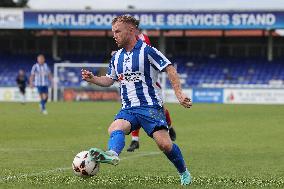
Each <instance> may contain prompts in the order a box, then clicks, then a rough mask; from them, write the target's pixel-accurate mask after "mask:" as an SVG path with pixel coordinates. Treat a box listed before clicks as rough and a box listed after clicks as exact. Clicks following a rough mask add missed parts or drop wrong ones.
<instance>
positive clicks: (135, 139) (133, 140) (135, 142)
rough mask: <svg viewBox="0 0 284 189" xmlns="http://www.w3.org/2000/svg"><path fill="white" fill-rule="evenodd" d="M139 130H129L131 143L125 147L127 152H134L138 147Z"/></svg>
mask: <svg viewBox="0 0 284 189" xmlns="http://www.w3.org/2000/svg"><path fill="white" fill-rule="evenodd" d="M139 130H140V129H136V130H134V131H132V132H131V143H130V145H129V147H128V149H127V151H128V152H134V150H135V149H138V148H139Z"/></svg>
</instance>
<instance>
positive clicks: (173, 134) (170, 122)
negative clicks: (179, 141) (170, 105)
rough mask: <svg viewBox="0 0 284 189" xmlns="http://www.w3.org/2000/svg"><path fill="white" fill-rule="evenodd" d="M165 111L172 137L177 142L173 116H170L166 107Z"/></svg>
mask: <svg viewBox="0 0 284 189" xmlns="http://www.w3.org/2000/svg"><path fill="white" fill-rule="evenodd" d="M164 111H165V116H166V120H167V124H168V126H169V134H170V137H171V139H172V141H175V140H176V138H177V137H176V132H175V130H174V128H173V126H172V119H171V116H170V112H169V110H168V109H167V108H166V107H165V106H164Z"/></svg>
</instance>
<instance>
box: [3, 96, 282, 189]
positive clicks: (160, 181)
mask: <svg viewBox="0 0 284 189" xmlns="http://www.w3.org/2000/svg"><path fill="white" fill-rule="evenodd" d="M167 107H168V108H169V110H170V112H171V115H172V121H173V125H174V127H175V128H176V131H177V141H176V143H177V144H178V145H179V146H180V148H181V149H182V152H183V155H184V158H185V160H186V163H187V165H189V167H190V171H191V174H192V176H193V183H192V185H191V186H189V187H190V188H284V106H277V105H214V104H195V105H194V106H193V108H192V109H184V108H182V107H181V106H179V105H177V104H167ZM119 108H120V104H119V103H118V102H82V103H79V102H78V103H49V104H48V111H49V115H47V116H45V115H41V114H40V113H39V110H38V104H37V103H29V104H26V105H21V104H18V103H3V102H1V103H0V154H1V155H0V188H1V189H2V188H139V189H143V188H147V189H148V188H167V189H169V188H184V187H181V186H180V184H179V177H178V175H177V173H176V170H175V168H174V167H173V166H172V165H171V164H170V163H169V161H168V160H167V159H166V158H165V156H164V155H163V154H162V153H161V152H159V150H158V148H157V147H156V145H155V144H154V142H153V141H152V139H151V138H149V137H147V136H146V135H145V133H144V131H142V130H141V138H140V142H141V143H140V144H141V147H140V149H139V150H138V151H137V152H134V153H128V152H126V150H125V149H124V151H123V153H122V154H121V156H120V157H121V159H122V161H121V162H120V164H119V165H118V166H116V167H114V166H111V165H105V164H102V165H101V169H100V172H99V174H98V176H96V177H93V178H90V179H81V178H78V177H75V176H74V175H73V172H72V169H71V163H72V160H73V157H74V155H75V154H76V153H78V152H79V151H82V150H86V149H89V148H90V147H94V146H95V147H99V148H103V149H106V147H107V141H108V134H107V128H108V125H109V124H110V123H111V121H112V120H113V118H114V115H115V114H116V113H117V112H118V110H119ZM126 138H127V141H126V146H128V144H129V142H130V137H126Z"/></svg>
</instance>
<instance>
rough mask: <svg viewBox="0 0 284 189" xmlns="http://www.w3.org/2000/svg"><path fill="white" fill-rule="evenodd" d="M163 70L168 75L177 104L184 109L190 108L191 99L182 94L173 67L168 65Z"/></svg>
mask: <svg viewBox="0 0 284 189" xmlns="http://www.w3.org/2000/svg"><path fill="white" fill-rule="evenodd" d="M165 70H166V72H167V74H168V77H169V80H170V82H171V85H172V87H173V89H174V91H175V94H176V97H177V99H178V101H179V103H180V104H181V105H182V106H183V107H185V108H190V107H191V106H192V102H191V99H190V98H189V97H187V96H186V95H185V94H184V93H183V92H182V88H181V83H180V79H179V76H178V73H177V71H176V69H175V67H174V66H173V65H171V64H170V65H168V66H167V67H166V68H165Z"/></svg>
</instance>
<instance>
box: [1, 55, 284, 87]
mask: <svg viewBox="0 0 284 189" xmlns="http://www.w3.org/2000/svg"><path fill="white" fill-rule="evenodd" d="M34 57H36V55H16V56H15V55H4V54H1V55H0V58H1V60H0V70H1V72H0V86H16V82H15V77H16V75H17V73H18V70H19V69H23V70H25V71H26V72H27V73H29V72H30V69H31V66H32V65H33V64H34V62H35V61H34ZM170 59H171V61H172V62H173V63H174V64H175V65H176V66H177V69H178V73H179V74H180V75H181V79H182V83H183V86H184V87H218V86H220V87H221V86H222V87H224V86H226V87H230V85H234V87H237V86H240V87H249V86H253V87H257V86H258V87H261V88H266V87H270V88H272V87H277V86H281V85H283V83H282V81H283V80H284V64H282V61H281V60H275V61H272V62H268V61H267V60H265V59H257V58H244V59H240V58H235V59H233V58H191V57H187V56H175V57H172V58H170ZM82 60H84V61H83V62H84V63H102V62H105V60H104V56H103V55H102V56H87V57H86V56H72V55H68V56H65V57H63V58H62V60H61V62H82ZM46 62H47V63H48V64H49V65H50V67H51V68H53V63H54V62H56V60H53V59H52V58H51V57H50V56H47V61H46ZM93 71H94V72H97V71H98V70H96V69H93ZM59 75H60V78H59V80H60V85H61V86H68V87H76V86H80V84H81V79H80V69H77V68H68V69H67V68H62V69H61V70H59ZM167 86H168V87H170V84H169V83H167Z"/></svg>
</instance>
